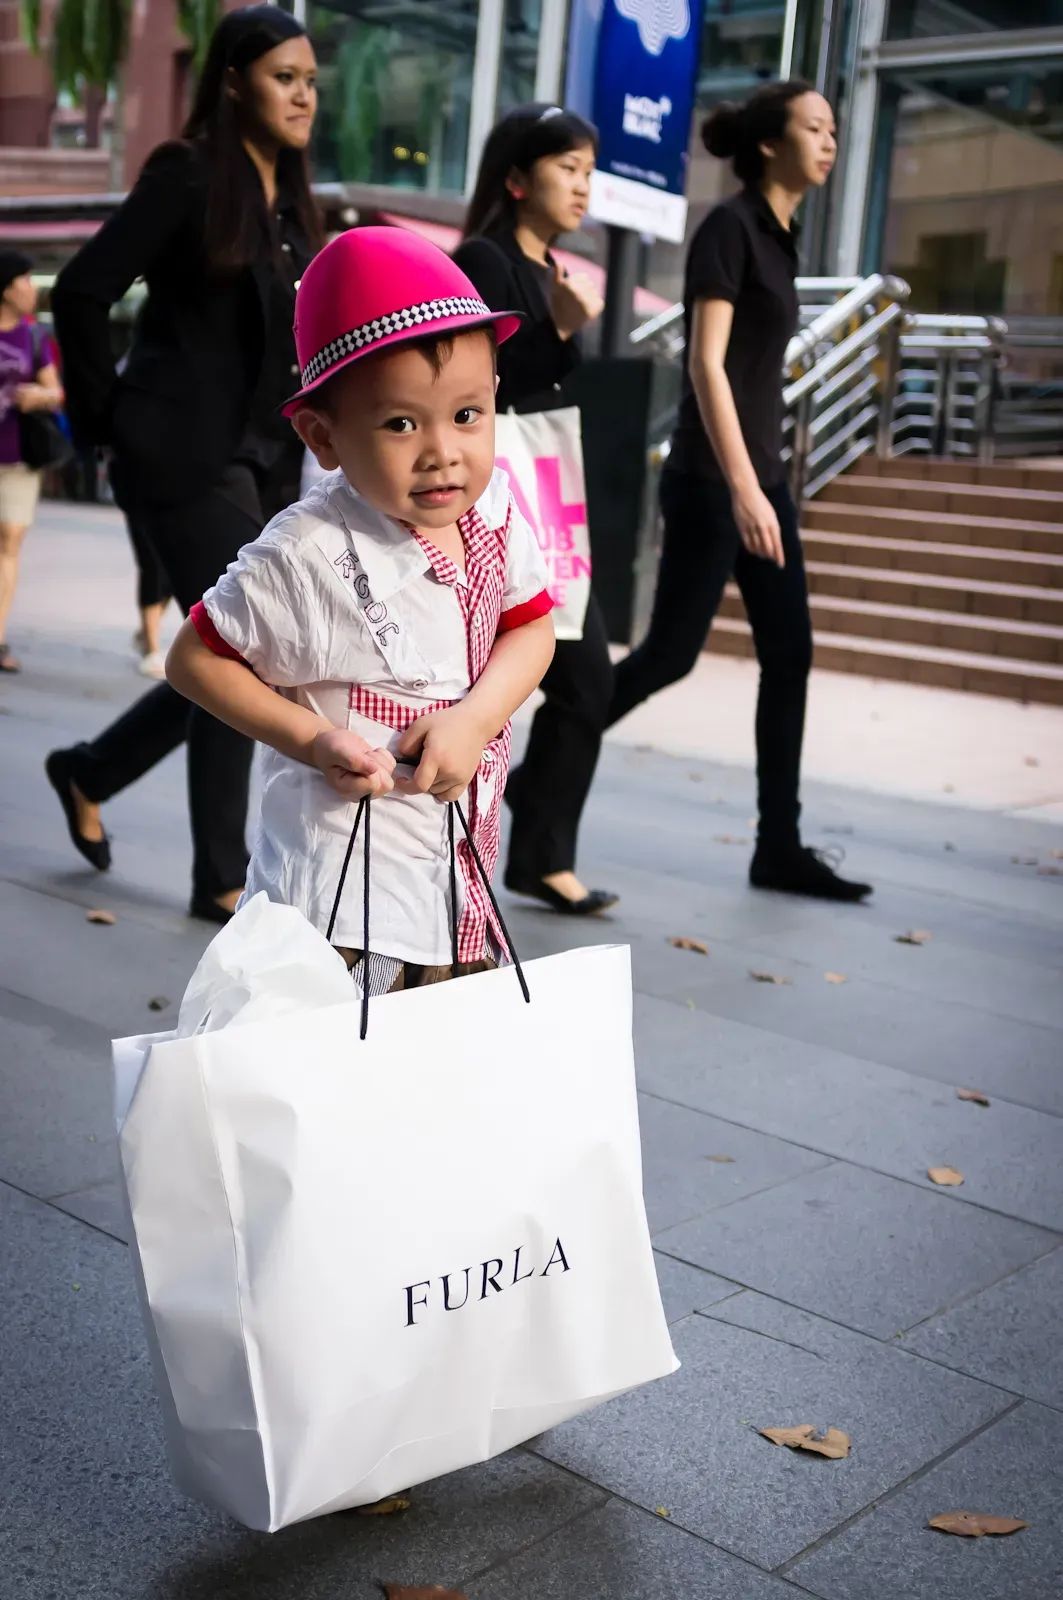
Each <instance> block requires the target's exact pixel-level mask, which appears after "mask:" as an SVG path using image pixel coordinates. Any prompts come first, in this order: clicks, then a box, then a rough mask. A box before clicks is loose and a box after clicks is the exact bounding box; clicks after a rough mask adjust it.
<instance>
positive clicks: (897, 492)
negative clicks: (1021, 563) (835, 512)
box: [811, 472, 1063, 525]
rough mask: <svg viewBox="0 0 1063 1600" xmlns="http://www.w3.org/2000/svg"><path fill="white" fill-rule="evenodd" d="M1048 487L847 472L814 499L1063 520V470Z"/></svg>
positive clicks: (970, 514) (963, 514)
mask: <svg viewBox="0 0 1063 1600" xmlns="http://www.w3.org/2000/svg"><path fill="white" fill-rule="evenodd" d="M1058 483H1059V485H1060V487H1057V486H1056V484H1057V479H1056V478H1055V477H1053V479H1052V483H1051V484H1050V485H1046V486H1045V488H1043V489H1018V488H1007V487H1005V486H1003V485H1000V484H977V483H956V482H954V481H952V480H949V479H938V478H899V477H890V476H888V475H882V474H871V473H862V472H846V473H843V474H842V475H841V477H838V478H835V479H834V481H833V482H832V483H828V484H827V486H826V488H824V489H821V490H820V492H819V494H818V495H816V497H815V499H814V500H813V501H812V502H811V503H812V504H813V505H814V506H819V505H833V504H836V503H837V502H839V501H840V502H842V503H847V504H850V505H866V506H886V507H894V506H902V507H904V509H905V510H907V511H923V512H933V513H934V514H935V515H936V514H937V513H938V512H949V513H951V514H952V515H953V516H958V517H999V518H1001V519H1003V520H1004V521H1007V522H1011V521H1015V520H1018V521H1026V522H1048V523H1053V524H1056V525H1058V524H1060V523H1063V475H1061V476H1060V477H1059V479H1058Z"/></svg>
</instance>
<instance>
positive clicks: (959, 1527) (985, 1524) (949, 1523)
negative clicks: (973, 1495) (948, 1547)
mask: <svg viewBox="0 0 1063 1600" xmlns="http://www.w3.org/2000/svg"><path fill="white" fill-rule="evenodd" d="M1029 1526H1030V1524H1029V1523H1028V1522H1022V1521H1020V1520H1019V1518H1018V1517H990V1516H986V1515H985V1513H984V1512H981V1511H943V1512H942V1513H941V1515H940V1516H937V1517H931V1519H930V1521H929V1522H928V1523H927V1527H928V1528H937V1529H938V1531H939V1532H940V1533H960V1534H965V1535H966V1537H967V1538H968V1539H980V1538H981V1537H982V1535H983V1534H984V1533H996V1534H1004V1533H1018V1531H1019V1529H1020V1528H1028V1527H1029Z"/></svg>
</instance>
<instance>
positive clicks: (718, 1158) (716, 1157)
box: [705, 1156, 734, 1161]
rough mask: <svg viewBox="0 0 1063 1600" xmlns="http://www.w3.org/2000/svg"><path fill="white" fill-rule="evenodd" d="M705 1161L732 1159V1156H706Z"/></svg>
mask: <svg viewBox="0 0 1063 1600" xmlns="http://www.w3.org/2000/svg"><path fill="white" fill-rule="evenodd" d="M705 1160H706V1161H733V1160H734V1156H706V1157H705Z"/></svg>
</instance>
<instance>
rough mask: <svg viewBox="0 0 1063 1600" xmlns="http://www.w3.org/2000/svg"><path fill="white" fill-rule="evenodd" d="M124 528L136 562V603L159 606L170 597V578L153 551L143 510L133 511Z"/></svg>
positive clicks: (143, 605) (153, 547) (142, 607)
mask: <svg viewBox="0 0 1063 1600" xmlns="http://www.w3.org/2000/svg"><path fill="white" fill-rule="evenodd" d="M126 528H127V529H128V531H129V542H130V544H131V545H132V546H133V556H134V559H135V560H136V564H137V605H138V606H139V607H140V609H141V610H143V609H144V607H145V606H161V605H163V604H164V602H165V601H167V600H170V599H172V593H171V589H170V580H169V578H168V577H167V576H166V573H165V572H164V571H163V567H162V562H161V561H160V560H159V558H158V556H157V555H156V553H155V546H154V545H153V544H152V542H151V540H150V538H149V537H148V533H147V529H146V528H145V526H144V515H143V512H136V511H134V512H133V513H132V515H131V516H128V517H127V518H126Z"/></svg>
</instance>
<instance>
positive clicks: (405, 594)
mask: <svg viewBox="0 0 1063 1600" xmlns="http://www.w3.org/2000/svg"><path fill="white" fill-rule="evenodd" d="M475 510H476V512H478V513H479V516H480V517H481V518H482V519H483V522H484V524H485V525H486V527H487V528H489V529H502V528H505V527H506V526H507V524H508V534H507V536H506V540H505V572H504V578H503V581H502V600H501V615H500V617H499V623H498V626H499V630H500V631H501V630H504V629H507V628H512V627H517V626H520V625H521V624H522V623H525V622H529V621H531V620H532V619H533V618H535V617H539V616H545V615H546V614H547V612H548V611H549V610H550V608H551V602H550V598H549V595H548V593H547V587H546V586H547V574H546V568H545V564H544V562H543V559H542V556H541V554H540V552H539V547H538V545H537V543H536V539H535V535H534V533H533V532H532V530H531V528H530V527H529V525H528V523H527V522H526V521H525V519H524V518H523V517H522V516H521V515H520V513H519V511H517V509H516V507H515V506H514V504H513V500H512V496H511V494H510V491H509V480H508V478H507V476H506V474H505V473H504V472H502V471H500V470H498V469H496V470H495V472H494V474H493V476H492V478H491V481H490V483H489V484H488V487H487V490H486V491H485V493H484V494H483V495H482V496H481V498H480V499H479V500H478V501H477V503H476V507H475ZM456 582H457V584H464V583H465V578H464V575H463V574H460V573H459V574H458V576H457V580H456ZM192 620H193V622H194V624H195V626H196V628H197V629H198V631H199V633H200V636H201V637H202V638H203V640H204V642H205V643H207V644H208V645H210V647H211V648H212V649H214V650H216V651H218V652H219V653H222V654H230V655H235V656H238V657H240V658H241V659H242V660H244V661H245V662H246V663H247V664H248V665H249V666H250V667H252V668H253V669H254V671H255V673H256V674H257V675H258V676H259V677H260V678H262V679H263V681H264V682H266V683H269V684H272V685H273V686H274V687H275V688H277V689H278V690H279V692H280V693H282V694H284V695H286V696H287V697H288V698H289V699H291V700H294V701H295V702H296V703H297V704H299V705H303V706H307V707H308V708H309V709H311V710H312V711H315V712H317V713H318V714H319V715H321V716H323V717H325V718H327V720H328V721H329V722H331V723H332V724H333V725H334V726H336V727H338V728H350V729H351V730H352V731H353V732H355V733H358V734H360V735H361V736H362V737H363V738H365V739H367V740H368V741H369V742H370V744H372V745H373V746H374V747H378V746H379V747H385V748H390V749H391V750H392V751H396V750H397V745H398V741H399V739H400V737H401V733H400V732H396V731H395V730H394V728H393V727H392V726H388V725H386V724H385V723H383V722H378V721H375V720H374V719H373V718H372V717H369V716H366V715H363V714H361V713H359V712H358V711H356V710H354V709H353V703H354V699H355V692H356V690H359V691H362V692H361V693H360V694H359V696H358V698H359V701H360V703H361V704H363V705H365V704H366V693H365V691H368V692H369V693H370V694H377V695H379V696H381V698H382V699H385V700H387V701H389V702H391V703H392V704H393V705H394V704H398V705H399V706H401V707H404V708H405V707H408V708H409V710H410V713H411V719H410V720H412V719H413V717H415V716H417V715H423V714H424V713H425V712H427V711H429V710H431V709H433V708H435V707H437V706H438V705H439V704H440V703H446V702H451V701H455V700H460V699H462V698H463V697H464V696H465V695H466V694H467V693H468V692H469V689H470V688H471V686H472V685H471V679H470V666H469V642H468V630H467V625H466V621H465V616H464V614H463V608H462V606H461V604H460V602H459V598H458V595H457V592H456V588H455V587H453V586H450V585H448V584H447V583H446V582H443V581H441V580H440V578H439V577H438V576H437V573H436V570H435V568H434V565H433V562H432V560H431V557H430V555H429V554H428V553H426V550H425V547H424V545H423V544H422V543H421V541H419V540H418V539H417V538H416V537H415V536H414V535H413V534H412V533H411V532H410V531H409V529H408V528H406V527H404V526H403V525H402V524H401V523H398V522H395V521H393V520H392V519H391V518H389V517H386V516H384V515H383V513H382V512H379V511H377V510H375V509H374V507H372V506H371V505H369V504H368V503H367V502H366V501H365V500H363V499H362V497H361V495H359V494H358V493H357V492H356V491H355V490H354V489H352V488H351V486H350V484H349V483H348V482H347V480H346V478H345V477H344V476H343V473H342V472H333V473H330V474H329V475H328V476H327V477H325V478H324V479H322V480H321V482H320V483H318V484H316V485H315V486H314V487H313V488H312V489H311V490H310V491H309V493H308V494H307V495H306V496H305V497H304V498H303V499H302V500H300V501H298V502H297V503H296V504H295V505H293V506H290V507H289V508H288V510H287V511H283V512H281V514H280V515H279V516H277V517H275V518H274V519H273V521H272V522H271V523H270V524H269V525H268V527H267V528H266V529H265V530H264V532H263V533H262V534H261V535H260V536H259V538H258V539H256V540H255V541H254V543H253V544H249V545H246V546H245V547H244V549H243V550H241V551H240V554H239V556H238V557H237V559H236V561H234V562H233V563H232V565H231V566H230V567H229V568H228V570H227V571H226V572H225V573H224V574H223V576H222V577H221V578H220V579H219V581H218V583H217V584H216V585H215V586H214V588H213V589H209V590H208V591H207V593H206V594H205V595H204V596H203V601H202V605H201V606H197V607H195V608H194V609H193V612H192ZM496 781H497V782H499V783H502V784H504V782H505V773H504V772H501V773H500V774H499V775H498V777H497V779H496ZM489 798H490V797H486V796H485V797H482V802H483V803H484V804H486V802H487V801H488V800H489ZM355 809H356V808H355V806H353V805H351V804H350V803H348V802H345V801H343V800H341V799H340V797H339V796H338V795H337V794H336V793H335V791H334V790H332V789H331V788H330V787H329V786H328V784H327V783H326V782H325V779H324V777H323V776H322V775H321V773H319V772H318V771H316V769H314V768H312V767H308V766H305V765H303V764H302V763H301V762H298V761H292V760H291V759H290V758H289V757H287V756H284V755H281V754H280V753H279V752H278V751H275V750H272V749H269V748H267V749H265V751H264V759H263V790H262V803H261V810H260V814H259V818H258V822H257V826H256V828H255V832H254V841H253V845H252V851H251V862H250V865H249V867H248V874H247V884H246V889H245V894H246V895H247V896H250V895H252V894H256V893H258V891H259V890H265V891H266V893H267V894H268V895H269V897H270V899H271V900H277V901H280V902H282V903H284V904H286V905H293V906H296V907H297V908H298V909H299V910H300V911H302V913H303V914H304V916H306V917H307V919H308V920H309V921H310V922H312V923H313V924H314V926H315V927H317V928H319V929H320V930H321V932H325V930H326V928H327V926H328V920H329V914H330V912H331V909H332V903H333V899H334V896H335V892H336V885H337V882H338V880H339V874H340V869H341V866H342V863H343V857H344V854H345V852H346V848H347V842H348V839H349V837H350V832H351V827H352V825H353V821H354V815H355ZM372 813H373V814H372V864H371V872H370V948H371V949H372V950H373V951H374V953H376V954H380V955H387V956H392V957H395V958H396V959H398V960H402V961H410V962H416V963H418V964H421V965H426V966H436V965H443V964H445V963H446V962H448V961H449V960H450V959H451V949H452V944H451V921H450V918H451V915H452V912H451V909H450V907H449V851H448V845H447V837H446V808H445V807H444V806H442V805H440V803H439V802H438V801H437V800H435V799H433V798H432V796H430V795H418V796H407V795H399V794H390V795H388V796H386V797H384V798H383V799H381V800H377V801H374V802H373V807H372ZM459 885H460V880H459ZM459 892H460V888H459ZM460 910H461V908H460V907H458V908H455V910H454V913H453V914H454V915H460ZM333 941H334V943H336V944H339V945H347V946H351V947H354V948H361V945H362V942H363V936H362V874H361V850H360V849H357V850H355V852H354V858H353V859H352V861H351V867H350V871H349V873H348V877H347V884H346V888H345V890H344V896H343V902H342V904H341V907H340V911H339V916H338V918H337V922H336V927H335V930H334V932H333Z"/></svg>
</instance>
